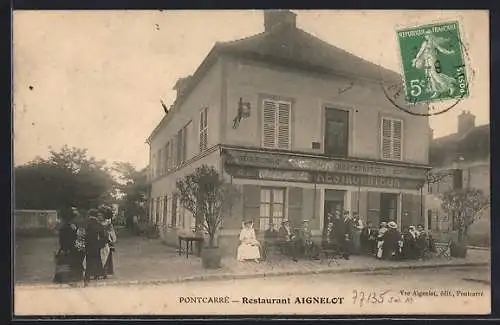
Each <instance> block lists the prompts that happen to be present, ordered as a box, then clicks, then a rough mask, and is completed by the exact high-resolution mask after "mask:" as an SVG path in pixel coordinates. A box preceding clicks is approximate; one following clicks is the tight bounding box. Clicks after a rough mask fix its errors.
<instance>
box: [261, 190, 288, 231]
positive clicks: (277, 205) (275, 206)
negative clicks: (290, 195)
mask: <svg viewBox="0 0 500 325" xmlns="http://www.w3.org/2000/svg"><path fill="white" fill-rule="evenodd" d="M284 214H285V189H283V188H268V187H263V188H261V190H260V220H259V229H260V230H263V231H265V230H267V229H269V225H270V224H271V223H272V224H273V225H275V226H279V225H280V224H281V221H283V217H284Z"/></svg>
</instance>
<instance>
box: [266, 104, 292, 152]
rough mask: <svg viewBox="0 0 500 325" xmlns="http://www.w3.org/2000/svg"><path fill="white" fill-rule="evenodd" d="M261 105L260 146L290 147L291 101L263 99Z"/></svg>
mask: <svg viewBox="0 0 500 325" xmlns="http://www.w3.org/2000/svg"><path fill="white" fill-rule="evenodd" d="M262 106H263V114H262V116H263V118H262V146H263V147H265V148H275V149H290V138H291V107H292V103H291V102H287V101H280V100H272V99H264V101H263V105H262Z"/></svg>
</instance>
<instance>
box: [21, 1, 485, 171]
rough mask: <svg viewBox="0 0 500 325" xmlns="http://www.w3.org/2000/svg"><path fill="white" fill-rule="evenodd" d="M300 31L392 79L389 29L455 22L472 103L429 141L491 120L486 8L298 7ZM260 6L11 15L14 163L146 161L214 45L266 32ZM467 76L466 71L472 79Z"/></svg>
mask: <svg viewBox="0 0 500 325" xmlns="http://www.w3.org/2000/svg"><path fill="white" fill-rule="evenodd" d="M294 12H295V13H296V14H297V26H298V27H299V28H301V29H303V30H305V31H306V32H308V33H310V34H312V35H315V36H317V37H319V38H321V39H322V40H324V41H326V42H328V43H330V44H333V45H335V46H337V47H340V48H342V49H344V50H346V51H348V52H351V53H353V54H355V55H357V56H359V57H362V58H364V59H366V60H369V61H371V62H374V63H376V64H379V65H381V66H383V67H386V68H388V69H391V70H394V71H397V72H400V59H399V56H398V55H399V52H398V45H397V38H396V32H395V31H396V30H397V29H398V28H401V27H408V26H419V25H423V24H427V23H432V22H437V21H450V20H458V21H459V22H460V25H461V34H462V41H463V43H464V44H465V46H466V47H467V49H468V51H467V53H468V59H467V61H468V63H467V64H468V68H469V69H473V70H474V72H475V73H474V78H473V79H471V80H470V82H471V84H470V96H469V97H468V98H467V99H464V100H462V101H461V102H460V104H459V105H457V107H456V108H454V109H453V110H451V111H449V112H447V113H446V114H443V115H438V116H434V117H431V119H430V124H431V128H433V129H434V136H435V137H440V136H443V135H446V134H450V133H454V132H456V130H457V116H458V114H460V112H461V111H462V110H469V111H470V112H471V113H472V114H474V115H475V116H476V125H481V124H485V123H489V52H490V51H489V35H488V30H489V21H488V12H487V11H301V10H294ZM263 24H264V15H263V11H261V10H247V11H232V10H227V11H201V10H200V11H165V10H162V11H159V10H157V11H132V10H121V11H72V12H68V11H52V12H51V11H39V12H35V11H17V12H14V18H13V58H14V60H13V78H14V79H13V85H14V95H13V102H14V164H15V165H19V164H23V163H26V162H28V161H30V160H32V159H34V158H35V157H36V156H41V157H46V156H47V155H48V152H49V150H50V149H54V150H58V149H60V148H61V147H62V146H63V145H65V144H67V145H69V146H75V147H79V148H87V149H88V153H89V155H92V156H94V157H96V158H98V159H105V160H106V161H108V162H110V163H111V162H113V161H128V162H131V163H132V164H133V165H135V166H136V167H137V168H142V167H145V166H146V165H147V162H148V157H149V156H148V155H149V153H148V146H147V144H145V139H146V138H147V137H148V136H149V134H150V133H151V131H152V130H153V128H154V127H155V126H156V125H157V124H158V123H159V121H160V120H161V118H162V117H163V115H164V112H163V109H162V107H161V104H160V99H163V100H164V102H165V103H166V104H167V105H170V104H171V103H172V102H173V101H174V100H175V91H174V90H172V87H173V86H174V84H175V82H176V81H177V79H178V78H180V77H183V76H187V75H190V74H192V73H193V72H194V71H195V70H196V68H197V67H198V65H199V64H200V63H201V62H202V60H203V59H204V58H205V56H206V55H207V54H208V52H209V51H210V49H211V48H212V46H213V45H214V44H215V42H224V41H231V40H236V39H240V38H244V37H248V36H251V35H253V34H257V33H260V32H262V31H263V29H264V25H263ZM471 75H472V74H471Z"/></svg>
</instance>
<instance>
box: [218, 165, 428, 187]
mask: <svg viewBox="0 0 500 325" xmlns="http://www.w3.org/2000/svg"><path fill="white" fill-rule="evenodd" d="M226 171H227V172H228V173H229V174H230V175H232V176H233V177H236V178H250V179H262V180H275V181H288V182H303V183H316V184H330V185H343V186H359V187H377V188H393V189H407V190H416V189H418V188H419V187H420V186H421V185H422V182H421V181H418V180H415V179H406V178H397V177H386V176H373V175H355V174H341V173H325V172H309V171H280V170H272V169H265V168H254V167H237V166H228V167H227V168H226Z"/></svg>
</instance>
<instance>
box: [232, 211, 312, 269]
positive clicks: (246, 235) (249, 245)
mask: <svg viewBox="0 0 500 325" xmlns="http://www.w3.org/2000/svg"><path fill="white" fill-rule="evenodd" d="M239 240H240V245H239V247H238V252H237V259H238V261H245V260H250V261H255V262H260V261H261V260H263V259H266V258H267V255H268V249H269V247H270V246H271V245H273V244H276V245H278V246H279V247H280V249H281V252H282V253H284V254H285V255H287V256H290V257H291V258H292V260H293V261H295V262H297V261H298V257H299V255H301V254H302V255H306V256H309V257H315V256H317V255H318V253H319V249H318V247H317V245H316V243H315V242H314V241H313V240H312V231H311V228H310V226H309V220H303V222H302V226H301V227H300V229H299V230H298V231H297V230H294V229H292V227H291V226H290V222H289V221H288V220H283V221H282V222H281V225H280V227H279V229H278V230H276V228H275V225H274V224H270V225H269V228H268V229H267V230H266V231H265V232H264V243H263V244H261V243H260V242H259V241H258V240H257V237H256V235H255V230H254V228H253V221H252V220H246V221H244V222H243V228H242V230H241V232H240V236H239Z"/></svg>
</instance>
